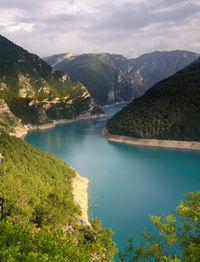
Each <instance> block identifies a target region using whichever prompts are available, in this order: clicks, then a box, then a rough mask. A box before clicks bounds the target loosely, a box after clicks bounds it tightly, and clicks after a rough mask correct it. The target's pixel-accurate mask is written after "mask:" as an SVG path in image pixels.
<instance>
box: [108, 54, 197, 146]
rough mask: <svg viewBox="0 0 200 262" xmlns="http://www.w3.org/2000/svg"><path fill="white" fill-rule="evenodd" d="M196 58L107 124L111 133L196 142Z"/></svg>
mask: <svg viewBox="0 0 200 262" xmlns="http://www.w3.org/2000/svg"><path fill="white" fill-rule="evenodd" d="M199 103H200V59H198V60H196V61H195V62H193V63H192V64H191V65H189V66H187V67H186V68H184V69H182V70H181V71H179V72H177V73H176V74H174V75H173V76H171V77H169V78H166V79H164V80H162V81H160V82H159V83H157V84H156V85H154V86H153V87H152V88H150V89H149V90H148V91H147V92H146V93H145V94H144V95H143V96H142V97H139V98H137V99H135V100H134V101H133V102H131V103H130V104H129V105H127V106H126V107H125V108H123V109H122V110H121V111H120V112H118V113H117V114H116V115H114V116H113V117H112V118H111V119H109V120H108V121H107V125H106V127H107V130H108V132H109V133H111V134H117V135H124V136H130V137H135V138H155V139H164V140H182V141H200V104H199Z"/></svg>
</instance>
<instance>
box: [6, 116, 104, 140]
mask: <svg viewBox="0 0 200 262" xmlns="http://www.w3.org/2000/svg"><path fill="white" fill-rule="evenodd" d="M103 117H106V114H100V115H85V116H84V115H83V116H79V117H77V118H73V119H59V120H53V121H52V122H51V123H48V124H42V125H24V126H23V127H20V128H16V129H15V132H12V133H10V135H11V136H16V137H20V138H23V137H25V136H26V135H27V133H28V132H29V131H31V130H45V129H49V128H53V127H55V126H56V125H60V124H70V123H74V122H77V121H80V120H86V119H95V118H103Z"/></svg>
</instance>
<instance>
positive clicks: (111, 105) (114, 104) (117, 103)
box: [98, 100, 132, 109]
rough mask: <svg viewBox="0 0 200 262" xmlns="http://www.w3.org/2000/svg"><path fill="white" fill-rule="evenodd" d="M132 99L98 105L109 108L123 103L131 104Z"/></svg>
mask: <svg viewBox="0 0 200 262" xmlns="http://www.w3.org/2000/svg"><path fill="white" fill-rule="evenodd" d="M131 101H132V100H130V101H121V102H116V103H113V104H110V105H98V106H99V107H100V108H103V109H104V108H109V107H114V106H117V105H122V104H129V103H130V102H131Z"/></svg>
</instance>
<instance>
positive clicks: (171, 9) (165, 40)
mask: <svg viewBox="0 0 200 262" xmlns="http://www.w3.org/2000/svg"><path fill="white" fill-rule="evenodd" d="M199 23H200V3H199V1H198V0H127V1H126V2H125V1H124V0H115V1H112V0H96V1H92V0H42V1H41V0H18V1H16V0H9V1H2V0H0V33H1V34H3V35H5V36H7V37H8V38H10V39H11V40H13V41H14V42H16V43H17V44H19V45H21V46H23V47H24V48H27V49H28V50H29V51H31V52H35V53H37V54H39V55H41V56H44V55H51V54H54V53H59V52H67V51H70V52H73V53H83V52H95V51H107V52H112V53H121V54H124V55H126V56H129V57H130V56H135V55H136V54H141V53H145V52H148V51H149V50H150V51H153V50H156V49H158V50H164V49H165V50H169V49H188V50H189V49H191V50H193V51H196V52H199V45H198V43H199V42H200V36H198V34H197V33H196V32H197V31H198V24H199ZM192 33H194V35H192ZM174 39H176V41H174Z"/></svg>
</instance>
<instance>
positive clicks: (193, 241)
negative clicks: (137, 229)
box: [118, 192, 200, 262]
mask: <svg viewBox="0 0 200 262" xmlns="http://www.w3.org/2000/svg"><path fill="white" fill-rule="evenodd" d="M185 197H186V200H185V201H182V202H180V203H179V205H178V207H177V208H176V211H175V212H173V213H171V214H169V215H168V216H166V217H164V218H162V217H160V216H153V215H150V219H151V221H152V223H153V225H154V226H155V231H154V233H149V232H147V231H145V232H143V234H142V236H143V238H144V242H143V243H142V244H140V246H139V248H138V249H136V250H135V248H134V245H133V239H129V245H128V246H127V248H126V250H125V252H124V253H121V252H120V253H119V256H118V257H119V260H118V262H124V261H128V262H132V261H137V260H138V259H144V260H146V261H159V262H160V261H161V262H171V261H173V262H180V261H184V262H186V261H187V262H199V261H200V192H194V193H187V194H186V195H185ZM171 248H173V251H174V252H175V250H176V252H175V253H174V254H173V255H171V254H169V253H171V252H169V251H170V249H171Z"/></svg>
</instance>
